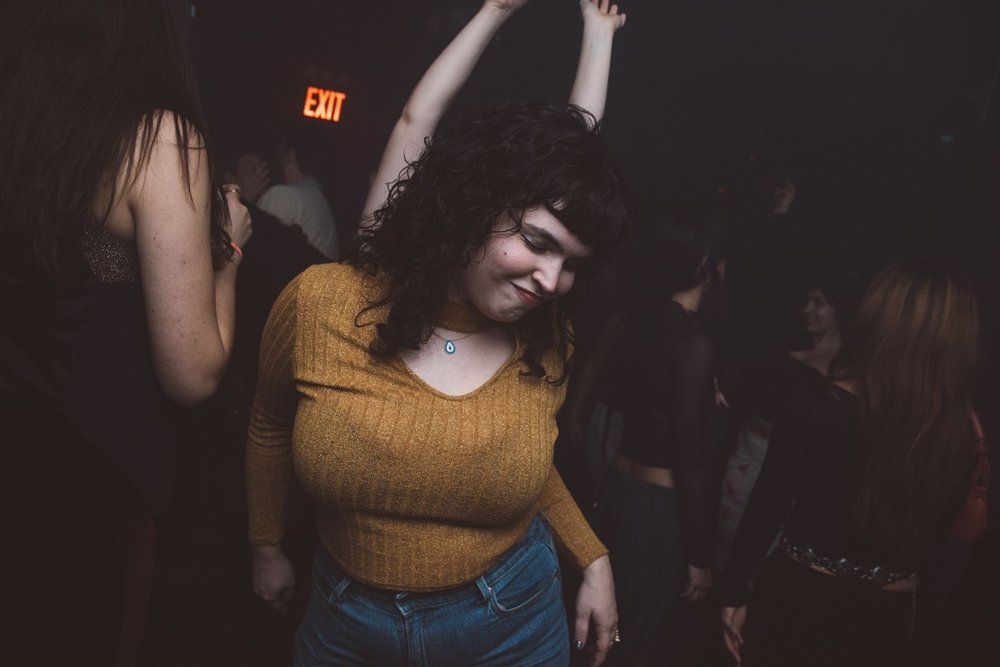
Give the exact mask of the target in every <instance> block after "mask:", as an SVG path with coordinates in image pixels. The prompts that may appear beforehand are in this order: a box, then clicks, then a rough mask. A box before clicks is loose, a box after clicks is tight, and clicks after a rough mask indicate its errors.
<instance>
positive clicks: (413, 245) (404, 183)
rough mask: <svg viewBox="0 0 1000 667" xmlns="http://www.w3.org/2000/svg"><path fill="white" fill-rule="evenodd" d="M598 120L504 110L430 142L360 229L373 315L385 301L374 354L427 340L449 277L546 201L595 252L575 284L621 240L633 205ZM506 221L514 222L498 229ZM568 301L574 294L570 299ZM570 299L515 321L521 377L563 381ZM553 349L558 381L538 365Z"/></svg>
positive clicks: (561, 109)
mask: <svg viewBox="0 0 1000 667" xmlns="http://www.w3.org/2000/svg"><path fill="white" fill-rule="evenodd" d="M600 129H601V125H600V124H598V123H596V122H595V120H594V117H593V116H592V115H590V114H589V113H588V112H586V111H585V110H583V109H580V108H579V107H575V106H571V105H570V106H555V105H550V104H540V103H535V104H505V105H502V106H500V107H497V108H495V109H493V110H491V111H489V112H487V113H485V114H483V115H481V116H479V117H476V118H473V119H470V120H466V121H463V122H460V123H457V124H455V125H454V126H452V127H451V128H449V129H448V130H446V131H443V132H441V133H440V134H439V135H437V136H435V137H434V138H433V140H428V141H427V142H426V145H425V148H424V151H423V152H422V153H421V155H420V157H419V158H418V159H417V160H416V161H414V162H412V163H410V164H409V165H408V166H407V167H406V168H405V169H404V170H403V172H402V173H401V174H400V178H399V180H398V181H396V182H395V183H394V184H393V185H392V187H391V188H390V189H389V196H388V199H387V201H386V203H385V204H384V205H383V206H382V207H381V208H380V209H378V210H377V211H375V213H374V215H373V221H372V222H373V223H374V224H373V227H372V228H371V229H372V231H367V232H365V233H362V234H359V235H358V237H357V238H356V239H355V243H354V247H353V249H352V251H351V262H352V263H353V264H354V265H355V266H358V267H361V268H364V269H366V270H368V271H369V272H371V273H373V274H375V273H380V274H382V275H383V276H384V278H385V281H384V289H383V291H382V293H381V294H379V295H377V296H373V297H370V299H369V303H370V306H369V309H370V308H376V307H379V306H384V305H387V304H388V305H389V306H390V307H389V312H388V315H387V317H386V320H385V322H382V323H379V324H378V325H377V331H378V335H377V337H376V339H375V341H374V342H373V343H372V346H371V348H370V351H371V353H372V354H373V355H375V356H377V357H386V356H389V355H392V354H394V353H396V352H397V351H399V350H401V349H414V348H416V347H417V346H418V345H419V344H420V343H422V342H424V341H426V340H427V339H428V338H429V337H430V334H431V331H432V329H433V326H434V322H435V321H436V319H437V316H438V314H439V313H440V310H441V307H442V305H443V304H444V303H445V301H446V299H447V297H448V287H449V284H450V281H451V279H452V278H453V276H454V275H455V274H456V273H457V272H458V271H460V270H462V269H463V268H465V267H466V266H467V265H468V264H469V262H470V260H471V259H472V257H473V253H474V252H475V250H476V249H479V248H481V247H482V246H483V245H484V244H485V243H486V241H487V239H488V238H489V236H490V235H491V234H494V233H512V234H513V233H517V232H518V231H519V230H520V227H521V220H522V216H523V214H524V211H525V210H527V209H532V208H536V207H541V206H544V207H545V208H546V209H547V210H548V211H549V212H550V213H552V214H553V215H554V216H555V217H556V218H557V219H558V220H559V221H560V222H561V223H562V224H563V225H565V226H566V228H567V229H568V230H569V231H570V232H572V233H573V234H574V235H575V236H576V237H577V238H579V239H580V241H582V242H583V243H584V244H585V245H587V246H588V247H589V248H590V249H591V252H592V256H591V259H590V260H588V263H587V266H586V267H585V268H584V269H583V271H581V272H578V275H577V281H576V283H575V284H574V290H573V291H574V292H575V291H576V290H577V287H578V286H579V285H578V284H579V282H580V281H581V279H582V280H585V279H586V274H587V273H592V270H593V266H594V264H595V261H596V262H599V261H601V260H603V259H606V258H607V256H608V253H609V252H610V250H611V248H612V247H613V246H614V245H615V244H616V243H617V242H618V241H619V239H620V238H621V236H622V234H623V231H624V228H625V224H626V220H627V218H628V209H629V207H628V206H627V205H626V197H625V191H624V186H623V183H622V179H621V176H620V175H619V172H618V169H617V168H616V166H615V165H614V163H613V162H612V161H611V159H610V157H609V154H608V150H607V148H606V146H605V145H604V142H603V141H602V140H601V138H600V136H599V135H600ZM503 215H506V216H507V217H509V219H510V220H511V221H512V222H513V227H512V228H510V229H505V230H503V231H496V230H495V225H496V223H497V220H498V219H499V218H500V217H501V216H503ZM571 294H572V292H571ZM567 307H568V304H567V300H566V299H559V300H556V301H549V302H546V303H544V304H543V305H541V306H540V307H538V308H537V309H536V310H534V311H533V312H531V313H529V314H528V315H526V316H525V317H524V318H522V319H521V320H520V321H519V322H518V325H517V326H518V333H519V335H520V336H521V338H522V340H523V341H524V343H525V350H524V355H523V357H522V360H523V361H524V363H525V365H526V366H527V368H526V370H525V371H524V372H525V374H526V375H530V376H533V377H547V378H548V380H549V381H550V382H553V383H560V382H562V381H563V380H564V379H565V376H566V370H567V363H566V362H567V361H568V350H569V346H570V344H571V343H572V334H571V331H570V328H569V322H568V314H567ZM552 348H556V349H557V351H558V352H559V354H560V356H561V358H562V361H563V364H562V369H561V370H562V372H561V373H559V374H558V375H554V374H551V373H548V372H547V371H546V369H545V368H544V367H543V365H542V355H543V354H544V353H545V351H547V350H550V349H552Z"/></svg>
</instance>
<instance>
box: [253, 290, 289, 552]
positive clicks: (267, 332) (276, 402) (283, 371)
mask: <svg viewBox="0 0 1000 667" xmlns="http://www.w3.org/2000/svg"><path fill="white" fill-rule="evenodd" d="M301 281H302V276H301V275H300V276H299V277H297V278H295V279H294V280H293V281H292V282H290V283H289V284H288V286H287V287H285V289H284V291H282V293H281V294H280V295H279V296H278V299H277V301H275V302H274V306H273V307H272V308H271V314H270V316H269V317H268V319H267V325H266V326H265V328H264V335H263V338H262V340H261V347H260V370H259V372H258V377H257V391H256V395H255V397H254V404H253V410H252V412H251V413H250V426H249V430H248V434H247V436H248V440H247V453H246V474H247V505H248V511H249V538H250V543H251V544H254V545H271V544H279V543H280V542H281V540H282V538H283V537H284V526H285V512H286V505H287V501H288V489H289V485H290V483H291V475H292V427H293V426H294V423H295V407H296V396H295V384H294V376H293V353H294V345H295V327H296V301H297V297H298V289H299V284H300V283H301Z"/></svg>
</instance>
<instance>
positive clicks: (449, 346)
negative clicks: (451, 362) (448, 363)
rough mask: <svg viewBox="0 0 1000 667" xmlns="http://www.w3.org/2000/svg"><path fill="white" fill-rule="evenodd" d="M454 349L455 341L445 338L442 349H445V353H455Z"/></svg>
mask: <svg viewBox="0 0 1000 667" xmlns="http://www.w3.org/2000/svg"><path fill="white" fill-rule="evenodd" d="M456 349H457V348H456V347H455V343H454V342H452V341H450V340H446V341H445V342H444V351H445V352H446V353H447V354H455V350H456Z"/></svg>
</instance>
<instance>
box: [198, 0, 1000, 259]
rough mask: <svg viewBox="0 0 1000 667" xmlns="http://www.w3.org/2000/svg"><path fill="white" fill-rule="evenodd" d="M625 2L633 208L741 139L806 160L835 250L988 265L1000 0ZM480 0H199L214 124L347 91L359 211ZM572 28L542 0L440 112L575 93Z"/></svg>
mask: <svg viewBox="0 0 1000 667" xmlns="http://www.w3.org/2000/svg"><path fill="white" fill-rule="evenodd" d="M620 4H621V6H622V8H623V10H624V11H625V12H627V14H628V23H627V25H626V27H625V28H624V29H623V30H622V31H621V32H620V33H619V34H618V36H617V37H616V44H615V55H614V62H613V67H612V77H611V87H610V93H609V100H608V109H607V118H608V130H607V131H608V137H609V140H610V141H611V143H612V144H613V146H614V148H615V151H616V154H617V155H618V157H619V159H620V161H621V163H622V165H623V167H624V169H625V171H626V174H627V176H628V180H629V184H630V186H631V188H632V190H634V192H635V193H636V196H637V200H638V207H639V213H640V215H639V218H640V224H642V225H648V224H649V223H650V222H653V221H655V220H656V219H657V215H658V211H660V210H662V208H663V207H664V206H667V205H669V204H670V203H671V202H674V201H677V200H678V199H692V198H696V197H698V196H701V195H703V194H705V193H708V192H712V191H714V190H715V189H717V188H718V187H719V186H720V185H729V184H732V183H733V182H734V181H735V180H739V178H740V175H741V174H743V173H744V172H745V167H746V165H747V161H748V158H749V156H750V155H752V154H757V155H764V156H769V157H770V158H772V159H773V160H775V161H776V162H778V163H781V164H783V165H784V166H785V167H786V168H787V169H788V170H789V172H790V173H791V174H792V175H793V180H794V181H795V183H796V185H797V186H798V189H799V201H800V203H801V207H802V208H803V210H805V211H806V212H808V213H809V215H808V216H806V217H807V218H808V222H807V223H805V224H810V225H812V226H813V231H814V232H815V234H817V235H818V236H819V237H821V238H823V239H824V240H825V241H828V243H829V247H830V249H831V253H854V254H855V255H857V257H853V258H852V259H855V260H857V261H860V262H862V263H868V264H877V263H881V262H884V261H885V260H886V259H891V258H892V257H893V256H894V255H895V254H899V253H903V252H912V251H914V250H923V249H928V250H933V251H935V252H937V253H939V254H946V255H952V256H957V257H959V258H961V259H962V261H963V262H965V263H966V264H967V265H969V266H970V268H971V270H973V272H975V273H978V274H982V275H983V277H987V276H989V277H990V278H991V279H992V278H995V277H996V273H992V271H994V269H995V267H994V264H995V262H994V261H993V257H994V256H995V255H996V251H997V249H998V248H1000V242H998V239H1000V232H998V228H1000V226H998V225H997V220H998V215H1000V206H998V199H1000V194H998V193H1000V188H998V187H997V185H998V184H1000V170H998V160H997V157H998V155H1000V153H998V151H997V149H998V148H1000V141H998V137H1000V130H998V128H1000V98H998V91H997V84H998V74H1000V70H998V67H1000V65H998V63H1000V3H997V2H995V0H811V1H809V2H801V1H797V2H793V1H790V0H672V1H665V0H631V1H630V0H622V2H621V3H620ZM479 5H480V3H479V2H478V1H477V0H450V1H446V0H434V1H429V2H417V1H412V2H400V1H389V2H384V1H379V2H375V1H373V2H342V1H333V0H325V1H322V0H293V1H289V2H238V1H236V0H201V1H200V2H196V3H195V9H196V13H195V19H194V22H193V25H194V27H195V34H196V38H197V43H198V48H199V52H200V53H199V56H200V62H201V68H202V74H203V77H202V79H203V82H204V86H205V94H206V99H207V103H208V107H209V116H210V121H211V130H212V131H213V132H214V136H215V139H216V141H217V146H219V147H220V148H222V149H224V150H225V151H230V152H231V151H234V150H245V149H248V148H252V149H256V150H259V151H265V152H267V151H270V150H271V149H270V146H271V145H272V144H273V141H274V137H275V136H276V134H277V132H278V131H279V128H280V126H281V125H282V124H283V123H284V122H286V121H287V120H289V119H292V118H295V117H297V116H298V115H299V114H300V112H301V106H302V100H303V96H304V90H305V87H306V85H320V86H324V87H328V88H333V89H336V90H341V91H343V92H345V93H346V95H347V98H346V100H345V102H344V106H343V115H342V119H341V122H340V123H338V124H336V125H334V124H328V129H327V130H326V132H327V134H328V135H329V139H330V142H331V144H332V146H333V164H332V167H333V168H332V174H331V176H330V181H331V182H330V184H329V185H330V188H329V189H330V191H331V197H332V199H333V200H334V206H335V210H336V212H337V214H338V219H339V221H340V222H341V224H343V225H344V226H345V227H350V225H351V224H352V223H353V220H354V219H355V218H356V217H357V215H358V212H359V210H360V207H361V204H362V201H363V199H364V195H365V192H366V190H367V187H368V179H369V175H370V174H371V172H372V171H373V170H374V168H375V166H376V164H377V161H378V159H379V156H380V154H381V150H382V147H383V144H384V141H385V138H386V137H387V135H388V132H389V130H390V128H391V126H392V124H393V122H394V121H395V119H396V117H397V115H398V113H399V110H400V109H401V108H402V105H403V102H404V101H405V99H406V97H407V95H408V93H409V91H410V89H411V88H412V86H413V85H414V84H415V82H416V81H417V79H418V78H419V77H420V75H421V74H422V72H423V71H424V69H425V68H426V67H427V65H428V64H429V63H430V62H431V61H432V60H433V58H434V56H435V55H436V54H437V53H438V52H439V51H440V50H441V49H442V48H443V47H444V45H445V44H447V42H448V40H449V39H450V38H451V37H452V36H453V35H454V34H455V33H456V32H457V31H458V30H459V29H460V28H461V26H462V25H464V23H465V21H467V20H468V18H469V17H471V16H472V14H473V13H475V11H476V9H477V8H478V6H479ZM579 39H580V19H579V10H578V8H577V3H576V1H575V0H533V2H531V3H529V5H528V6H527V7H526V8H525V9H524V10H522V11H521V12H520V13H519V14H518V15H516V16H515V17H514V18H513V19H512V20H511V21H509V22H508V24H507V25H505V26H504V27H503V29H502V30H501V32H500V34H499V35H498V37H497V39H496V40H495V42H494V43H493V44H492V45H491V46H490V48H489V49H488V50H487V52H486V54H485V55H484V57H483V59H482V61H481V63H480V66H479V68H478V69H477V70H476V72H475V73H474V74H473V76H472V79H471V81H470V82H469V84H468V85H467V86H466V88H465V90H463V92H462V94H461V95H460V96H459V98H458V99H457V101H456V103H455V105H454V108H453V109H452V111H451V113H450V115H449V117H456V116H466V115H469V114H471V113H474V112H475V111H476V110H477V109H481V108H483V107H486V106H489V105H491V104H494V103H497V102H500V101H503V100H506V99H509V98H514V99H545V100H551V101H563V100H565V99H566V97H567V95H568V92H569V88H570V85H571V82H572V77H573V73H574V69H575V61H576V55H577V53H576V51H577V48H578V45H579ZM991 86H992V88H991ZM315 122H316V123H323V121H315ZM445 122H447V119H446V120H445Z"/></svg>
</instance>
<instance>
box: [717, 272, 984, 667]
mask: <svg viewBox="0 0 1000 667" xmlns="http://www.w3.org/2000/svg"><path fill="white" fill-rule="evenodd" d="M978 332H979V321H978V311H977V303H976V297H975V295H974V293H973V290H972V288H971V286H970V284H969V282H968V281H967V280H966V279H965V278H964V277H963V276H962V275H961V274H960V273H959V272H958V271H956V270H954V269H953V268H951V267H949V266H947V265H946V264H943V263H941V262H938V261H935V260H930V259H921V260H911V261H901V262H897V263H895V264H893V265H892V266H890V267H889V268H887V269H885V270H884V271H882V272H881V273H880V274H879V275H878V276H877V277H876V278H875V280H874V282H873V283H872V285H871V286H870V288H869V289H868V291H867V293H866V294H865V296H864V298H863V300H862V302H861V306H860V309H859V312H858V316H857V320H856V321H855V324H854V327H853V328H852V330H851V332H850V333H849V335H848V338H847V340H846V341H845V344H844V347H843V349H842V351H841V353H840V355H839V357H838V359H837V360H835V362H834V367H833V370H832V372H831V378H832V381H827V380H826V379H823V378H820V377H819V376H818V375H817V376H816V377H815V378H814V381H813V382H812V383H810V384H809V385H808V386H803V387H802V388H801V390H800V391H798V392H795V393H794V395H793V398H792V400H791V401H790V402H789V405H788V406H787V410H786V413H785V416H784V417H783V418H782V419H780V420H779V421H778V422H777V423H776V425H775V430H774V435H773V437H772V440H771V444H770V446H769V449H768V453H767V457H766V458H765V460H764V466H763V468H762V470H761V474H760V477H759V479H758V481H757V484H756V486H755V487H754V491H753V494H752V495H751V497H750V502H749V504H748V505H747V509H746V512H745V514H744V515H743V520H742V522H741V524H740V527H739V531H738V533H737V536H736V540H735V542H734V544H733V549H732V553H731V556H730V560H729V567H728V570H727V573H726V578H725V580H724V583H723V604H724V607H723V610H722V617H723V623H724V626H725V627H724V638H725V641H726V644H727V646H728V647H729V649H730V652H732V653H733V655H734V656H735V657H736V658H737V662H740V661H741V658H742V659H743V660H745V662H746V663H747V664H754V665H757V664H760V665H785V664H788V665H803V664H808V665H847V664H849V665H868V664H871V665H886V664H891V662H892V660H893V659H894V658H895V657H897V656H898V655H899V653H900V651H901V649H902V647H903V646H904V645H905V643H906V641H907V640H908V638H909V636H910V634H911V632H912V629H913V623H914V619H915V616H916V600H917V598H916V589H917V586H918V584H919V574H918V573H919V572H921V571H922V570H923V569H924V568H925V567H926V565H927V564H928V563H929V562H931V561H932V560H933V559H934V557H935V556H936V555H937V554H938V553H939V552H940V550H941V549H942V547H943V545H944V544H945V542H946V539H947V536H948V530H949V527H950V526H951V524H952V523H953V521H954V519H955V516H956V514H957V512H958V511H959V508H960V505H961V503H962V501H963V499H964V498H965V497H966V495H967V494H968V491H969V488H970V484H971V481H972V473H973V468H974V465H975V461H976V449H975V446H974V442H975V440H976V435H975V431H976V429H975V427H974V417H973V410H972V382H971V379H972V374H973V370H974V367H975V361H976V349H977V343H978ZM782 526H784V538H783V540H782V544H781V546H780V547H779V548H778V549H777V551H776V552H775V554H774V555H773V556H772V557H771V558H769V559H768V560H767V562H765V563H764V565H763V567H761V570H760V573H759V575H758V576H757V581H756V583H755V585H754V591H753V595H752V596H750V604H749V608H750V609H752V612H750V613H749V614H748V605H747V598H748V594H747V588H748V585H749V582H750V581H751V579H752V577H753V576H754V574H755V572H756V570H757V567H758V565H759V564H760V562H761V561H762V560H763V559H764V555H765V553H766V551H767V548H768V547H769V546H770V544H771V541H772V540H773V539H774V537H775V536H776V535H777V533H778V531H779V530H781V529H782ZM747 619H749V624H748V626H747V629H746V633H745V637H746V645H745V646H744V643H743V642H744V632H743V624H744V621H746V620H747Z"/></svg>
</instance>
